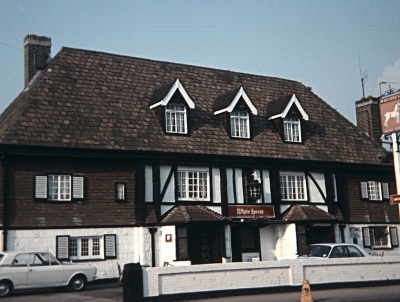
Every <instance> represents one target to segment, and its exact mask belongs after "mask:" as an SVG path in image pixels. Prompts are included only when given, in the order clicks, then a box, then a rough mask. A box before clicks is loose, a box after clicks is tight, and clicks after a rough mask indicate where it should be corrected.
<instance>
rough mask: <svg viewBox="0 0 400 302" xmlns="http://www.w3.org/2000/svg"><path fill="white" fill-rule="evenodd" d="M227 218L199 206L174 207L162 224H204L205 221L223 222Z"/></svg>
mask: <svg viewBox="0 0 400 302" xmlns="http://www.w3.org/2000/svg"><path fill="white" fill-rule="evenodd" d="M226 219H227V218H226V217H225V216H222V215H220V214H218V213H216V212H214V211H212V210H210V209H209V208H207V207H205V206H201V205H197V206H177V207H174V208H173V209H172V210H171V211H170V212H169V213H168V214H167V215H166V216H165V217H164V218H163V219H162V221H161V222H162V223H163V224H171V223H172V224H174V223H189V222H205V221H208V222H210V221H224V220H226Z"/></svg>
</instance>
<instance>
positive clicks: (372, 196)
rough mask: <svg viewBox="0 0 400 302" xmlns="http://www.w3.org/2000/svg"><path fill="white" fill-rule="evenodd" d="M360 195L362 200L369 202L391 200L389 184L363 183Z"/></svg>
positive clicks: (370, 181)
mask: <svg viewBox="0 0 400 302" xmlns="http://www.w3.org/2000/svg"><path fill="white" fill-rule="evenodd" d="M377 192H378V194H377ZM360 193H361V199H362V200H368V201H383V200H389V198H390V187H389V183H388V182H380V181H374V180H369V181H362V182H360Z"/></svg>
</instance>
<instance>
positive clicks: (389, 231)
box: [362, 226, 399, 249]
mask: <svg viewBox="0 0 400 302" xmlns="http://www.w3.org/2000/svg"><path fill="white" fill-rule="evenodd" d="M362 233H363V242H364V247H365V248H372V249H373V248H378V249H379V248H393V247H398V246H399V241H398V235H397V228H396V227H387V226H371V227H364V228H362Z"/></svg>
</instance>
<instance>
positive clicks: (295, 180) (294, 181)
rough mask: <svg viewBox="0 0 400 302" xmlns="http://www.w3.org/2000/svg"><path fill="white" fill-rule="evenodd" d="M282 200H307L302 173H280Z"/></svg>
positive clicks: (304, 179)
mask: <svg viewBox="0 0 400 302" xmlns="http://www.w3.org/2000/svg"><path fill="white" fill-rule="evenodd" d="M280 185H281V198H282V200H307V189H306V178H305V175H304V174H302V173H281V174H280Z"/></svg>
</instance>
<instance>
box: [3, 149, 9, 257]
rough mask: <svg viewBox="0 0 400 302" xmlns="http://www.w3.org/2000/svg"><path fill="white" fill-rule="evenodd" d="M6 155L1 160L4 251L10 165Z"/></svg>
mask: <svg viewBox="0 0 400 302" xmlns="http://www.w3.org/2000/svg"><path fill="white" fill-rule="evenodd" d="M5 158H6V154H3V156H2V158H1V165H2V167H3V251H4V252H6V251H7V238H8V231H7V226H8V177H9V175H8V174H9V173H8V171H9V165H8V164H7V163H6V160H5Z"/></svg>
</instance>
